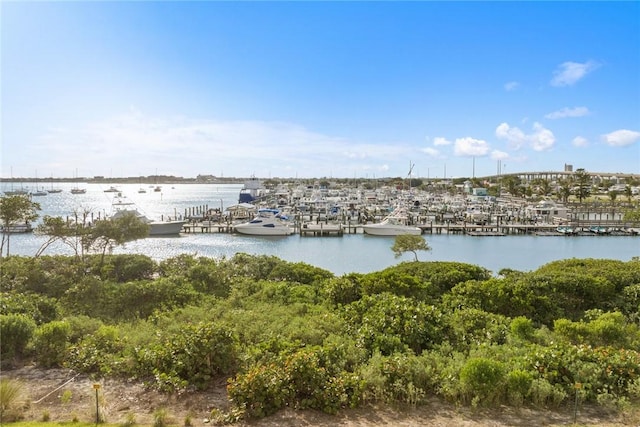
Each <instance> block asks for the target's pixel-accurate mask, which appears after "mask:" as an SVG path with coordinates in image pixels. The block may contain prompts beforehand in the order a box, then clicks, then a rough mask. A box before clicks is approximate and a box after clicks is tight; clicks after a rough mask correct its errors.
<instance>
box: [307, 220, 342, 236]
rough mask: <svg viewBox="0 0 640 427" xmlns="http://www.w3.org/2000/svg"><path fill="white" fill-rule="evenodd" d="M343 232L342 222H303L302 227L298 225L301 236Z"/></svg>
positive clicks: (331, 234) (338, 234)
mask: <svg viewBox="0 0 640 427" xmlns="http://www.w3.org/2000/svg"><path fill="white" fill-rule="evenodd" d="M343 234H344V229H343V228H342V224H335V223H326V224H325V223H322V222H320V223H318V224H314V223H304V224H302V227H300V235H301V236H316V237H322V236H342V235H343Z"/></svg>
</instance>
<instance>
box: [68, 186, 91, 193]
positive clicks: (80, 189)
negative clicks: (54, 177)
mask: <svg viewBox="0 0 640 427" xmlns="http://www.w3.org/2000/svg"><path fill="white" fill-rule="evenodd" d="M86 192H87V189H86V188H78V187H73V188H72V189H71V194H84V193H86Z"/></svg>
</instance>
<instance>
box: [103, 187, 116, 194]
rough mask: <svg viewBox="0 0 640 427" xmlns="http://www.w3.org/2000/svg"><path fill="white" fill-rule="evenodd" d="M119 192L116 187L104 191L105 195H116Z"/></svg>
mask: <svg viewBox="0 0 640 427" xmlns="http://www.w3.org/2000/svg"><path fill="white" fill-rule="evenodd" d="M119 191H120V190H118V189H117V188H116V187H114V186H111V187H109V188H107V189H106V190H104V192H105V193H118V192H119Z"/></svg>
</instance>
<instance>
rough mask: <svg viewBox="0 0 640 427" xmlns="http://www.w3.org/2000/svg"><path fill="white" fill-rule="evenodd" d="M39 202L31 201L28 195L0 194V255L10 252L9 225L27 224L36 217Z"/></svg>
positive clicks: (7, 254)
mask: <svg viewBox="0 0 640 427" xmlns="http://www.w3.org/2000/svg"><path fill="white" fill-rule="evenodd" d="M39 210H40V204H39V203H36V202H32V201H31V199H30V198H29V197H28V196H24V195H16V196H2V197H0V227H1V228H2V241H1V242H0V257H2V255H3V254H4V248H5V247H6V249H7V250H6V256H7V257H8V256H9V254H10V247H9V244H10V237H11V232H10V227H11V226H14V225H19V224H25V225H28V224H30V223H31V222H32V221H35V220H36V219H37V218H38V212H37V211H39Z"/></svg>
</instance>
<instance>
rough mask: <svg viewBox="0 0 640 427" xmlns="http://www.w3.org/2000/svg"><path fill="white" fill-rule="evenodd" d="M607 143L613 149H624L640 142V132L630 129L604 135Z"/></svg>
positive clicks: (603, 137)
mask: <svg viewBox="0 0 640 427" xmlns="http://www.w3.org/2000/svg"><path fill="white" fill-rule="evenodd" d="M602 139H603V140H604V142H605V143H607V144H608V145H610V146H612V147H624V146H626V145H631V144H634V143H636V142H638V141H640V132H636V131H634V130H628V129H620V130H617V131H615V132H611V133H608V134H606V135H602Z"/></svg>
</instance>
